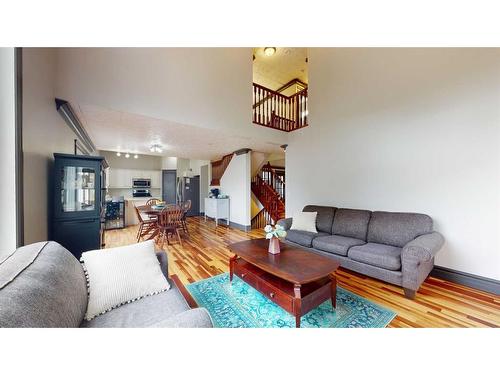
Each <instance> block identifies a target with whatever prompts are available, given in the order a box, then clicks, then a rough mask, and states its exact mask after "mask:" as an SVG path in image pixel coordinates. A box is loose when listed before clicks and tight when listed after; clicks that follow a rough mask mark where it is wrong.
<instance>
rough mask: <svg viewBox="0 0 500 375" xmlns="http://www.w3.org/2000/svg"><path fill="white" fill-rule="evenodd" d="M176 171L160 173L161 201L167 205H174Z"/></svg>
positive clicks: (168, 170)
mask: <svg viewBox="0 0 500 375" xmlns="http://www.w3.org/2000/svg"><path fill="white" fill-rule="evenodd" d="M176 181H177V171H176V170H175V169H166V170H163V171H162V194H161V195H162V200H163V201H165V202H166V203H167V204H175V192H176Z"/></svg>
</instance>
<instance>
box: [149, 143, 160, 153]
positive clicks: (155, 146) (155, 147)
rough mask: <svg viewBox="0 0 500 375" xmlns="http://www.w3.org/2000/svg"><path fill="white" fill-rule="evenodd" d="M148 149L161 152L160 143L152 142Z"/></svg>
mask: <svg viewBox="0 0 500 375" xmlns="http://www.w3.org/2000/svg"><path fill="white" fill-rule="evenodd" d="M149 151H151V152H158V153H162V152H163V150H162V148H161V145H159V144H152V145H151V147H150V148H149Z"/></svg>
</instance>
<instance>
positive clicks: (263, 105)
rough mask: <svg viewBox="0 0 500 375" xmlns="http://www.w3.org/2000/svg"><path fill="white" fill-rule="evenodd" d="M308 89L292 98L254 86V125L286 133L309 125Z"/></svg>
mask: <svg viewBox="0 0 500 375" xmlns="http://www.w3.org/2000/svg"><path fill="white" fill-rule="evenodd" d="M307 117H308V110H307V88H305V89H304V90H302V91H299V92H298V93H296V94H293V95H291V96H286V95H283V94H281V93H279V92H277V91H274V90H271V89H268V88H267V87H264V86H261V85H259V84H257V83H254V84H253V123H254V124H258V125H262V126H266V127H268V128H273V129H277V130H281V131H285V132H291V131H294V130H297V129H300V128H303V127H305V126H307V125H308V123H307Z"/></svg>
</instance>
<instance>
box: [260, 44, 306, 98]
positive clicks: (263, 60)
mask: <svg viewBox="0 0 500 375" xmlns="http://www.w3.org/2000/svg"><path fill="white" fill-rule="evenodd" d="M253 54H254V56H255V60H254V61H253V81H254V82H255V83H258V84H259V85H262V86H265V87H268V88H270V89H273V90H276V89H278V88H280V87H281V86H283V85H284V84H286V83H288V82H290V81H291V80H292V79H295V78H298V79H300V80H301V81H303V82H305V83H307V63H306V58H307V48H286V47H276V53H275V54H274V55H272V56H266V55H264V47H259V48H254V50H253Z"/></svg>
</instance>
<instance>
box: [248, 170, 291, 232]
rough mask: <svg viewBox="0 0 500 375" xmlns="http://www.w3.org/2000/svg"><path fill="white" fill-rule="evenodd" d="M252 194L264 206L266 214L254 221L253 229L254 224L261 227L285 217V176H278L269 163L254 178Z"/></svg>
mask: <svg viewBox="0 0 500 375" xmlns="http://www.w3.org/2000/svg"><path fill="white" fill-rule="evenodd" d="M252 193H254V195H255V196H256V197H257V199H258V200H259V201H260V203H262V205H263V206H264V208H263V210H262V211H264V212H262V211H261V212H259V214H257V215H256V216H255V217H254V218H253V219H252V228H253V225H254V224H255V227H259V225H262V222H263V221H267V222H266V223H265V224H270V223H276V222H277V221H278V220H279V219H283V218H284V217H285V181H284V176H283V175H278V174H277V173H276V171H275V170H274V168H272V167H271V165H270V164H269V163H268V164H266V165H264V166H263V167H262V169H261V170H260V171H259V173H258V174H257V175H255V177H253V178H252ZM258 216H259V217H258ZM254 219H255V220H254ZM265 224H264V225H265ZM260 227H261V228H262V226H260Z"/></svg>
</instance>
